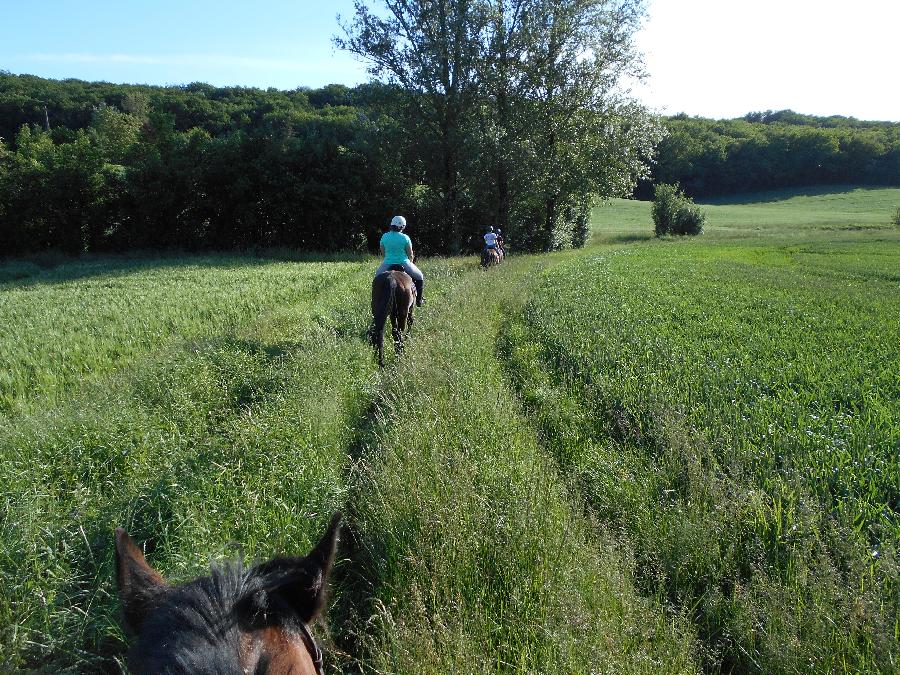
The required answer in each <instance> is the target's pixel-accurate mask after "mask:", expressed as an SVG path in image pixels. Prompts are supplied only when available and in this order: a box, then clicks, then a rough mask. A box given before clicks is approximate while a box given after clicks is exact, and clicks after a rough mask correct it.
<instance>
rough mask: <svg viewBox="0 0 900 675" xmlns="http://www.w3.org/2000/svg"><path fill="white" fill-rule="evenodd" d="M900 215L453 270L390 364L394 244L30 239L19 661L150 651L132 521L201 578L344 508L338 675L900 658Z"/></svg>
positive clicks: (171, 573) (14, 606) (756, 222)
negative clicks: (276, 248)
mask: <svg viewBox="0 0 900 675" xmlns="http://www.w3.org/2000/svg"><path fill="white" fill-rule="evenodd" d="M898 204H900V189H886V188H879V189H874V188H872V189H867V188H854V187H847V188H831V189H821V190H805V191H794V192H779V193H765V194H757V195H747V196H743V197H741V198H739V199H732V200H730V201H728V202H725V201H717V202H716V203H710V204H703V205H702V208H703V209H704V210H705V211H706V212H707V214H708V225H707V228H706V232H705V233H704V234H703V235H702V236H700V237H696V238H692V239H668V238H664V239H655V238H653V237H652V231H653V228H652V223H651V219H650V208H649V204H647V203H641V202H632V201H613V202H611V203H609V204H605V205H603V206H600V207H598V208H597V209H596V210H595V212H594V221H593V232H592V237H591V241H590V243H589V245H588V246H587V247H586V248H584V249H581V250H577V251H565V252H560V253H554V254H548V255H542V256H513V257H511V258H509V259H508V260H507V262H505V263H504V264H503V265H501V266H500V267H497V268H492V269H491V270H488V271H483V270H481V269H480V268H479V267H478V264H477V260H476V259H474V258H457V259H440V258H437V259H429V260H425V261H422V268H423V271H424V272H425V274H426V277H427V280H428V285H427V292H428V296H429V303H428V305H427V306H426V307H425V308H423V309H422V310H419V311H418V312H417V315H416V316H417V319H416V323H415V327H414V329H413V335H412V337H411V338H410V340H409V342H408V345H407V350H406V352H405V354H404V355H403V356H402V357H400V358H397V357H395V356H393V354H391V356H390V358H389V359H388V365H387V367H386V368H385V369H384V370H383V371H382V370H379V369H378V368H377V367H376V365H375V363H374V359H373V355H372V351H371V349H370V348H369V346H368V345H367V343H366V340H365V334H366V329H367V326H368V322H369V311H370V310H369V284H370V280H371V273H372V271H373V270H374V267H375V266H376V264H377V261H376V260H375V259H373V258H360V257H353V256H348V257H347V258H345V259H341V258H340V257H328V258H318V259H317V258H311V257H308V258H304V257H301V258H299V259H290V258H289V256H284V255H282V256H265V255H257V256H252V257H251V256H234V255H229V256H212V255H210V256H191V257H161V258H147V257H132V258H116V257H92V258H86V259H82V260H75V261H52V262H53V263H54V264H52V265H51V264H49V263H48V261H46V260H45V261H41V260H16V261H7V262H5V263H2V264H0V485H2V486H3V492H2V495H0V509H2V517H0V584H2V587H3V589H4V593H3V594H2V595H0V670H2V671H4V672H6V671H12V672H18V671H40V672H96V671H104V672H119V671H120V670H121V669H122V668H123V667H124V666H123V654H124V651H125V648H126V644H127V639H126V636H125V635H124V634H123V631H122V629H121V627H120V624H119V621H118V605H117V601H116V597H115V587H114V581H113V560H112V548H113V544H112V533H113V529H114V528H115V527H117V526H124V527H126V528H127V529H128V530H129V532H130V533H131V534H132V536H133V537H134V538H135V540H136V541H138V542H143V543H145V544H146V552H147V557H148V560H149V561H150V562H151V563H152V564H154V565H155V566H156V567H157V568H158V569H159V570H160V571H161V572H162V573H163V574H164V576H166V577H167V578H169V579H170V580H172V581H183V580H187V579H190V578H192V576H196V575H199V574H202V573H204V570H208V568H209V565H210V563H214V562H216V561H221V560H223V559H227V558H233V557H237V556H242V557H243V558H244V559H246V560H255V559H264V558H267V557H269V556H272V555H275V554H279V553H287V554H299V553H303V552H305V551H306V550H307V548H308V547H309V546H310V545H311V544H312V543H313V542H314V541H315V540H316V539H317V538H318V536H319V535H320V534H321V532H322V531H323V529H324V527H325V525H326V523H327V522H328V520H329V518H330V516H331V514H332V513H333V512H334V511H336V510H340V511H342V512H343V513H344V514H345V523H346V527H345V531H344V536H343V543H342V546H341V550H340V552H339V556H338V563H337V565H336V569H335V575H334V579H333V588H332V600H331V603H330V606H329V609H328V612H327V614H326V616H325V617H323V619H322V620H321V621H320V622H319V623H318V624H317V625H316V626H314V632H315V633H316V635H317V636H318V637H320V638H321V640H322V642H323V646H324V647H325V651H326V668H327V669H329V670H330V672H346V671H350V672H378V673H423V672H424V673H448V672H472V673H475V672H478V673H481V672H504V673H505V672H523V673H525V672H548V673H551V672H560V673H569V672H609V673H632V672H647V673H651V672H652V673H656V672H698V671H704V672H765V673H770V672H771V673H800V672H803V673H806V672H884V673H888V672H896V670H897V669H898V667H900V663H898V659H900V647H898V644H900V574H898V570H900V559H898V547H900V523H898V511H900V347H898V345H900V229H898V228H896V227H894V226H892V225H891V224H890V218H891V215H892V214H893V212H894V210H895V209H896V206H897V205H898ZM513 246H514V242H513Z"/></svg>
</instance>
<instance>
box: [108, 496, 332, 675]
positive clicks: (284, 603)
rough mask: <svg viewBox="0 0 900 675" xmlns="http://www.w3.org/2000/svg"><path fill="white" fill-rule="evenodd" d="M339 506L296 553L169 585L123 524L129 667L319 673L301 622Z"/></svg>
mask: <svg viewBox="0 0 900 675" xmlns="http://www.w3.org/2000/svg"><path fill="white" fill-rule="evenodd" d="M339 523H340V514H339V513H336V514H335V515H334V517H333V518H332V519H331V525H330V526H329V528H328V531H327V532H326V533H325V535H324V536H323V537H322V539H321V540H320V541H319V543H318V544H316V546H315V548H313V550H312V551H311V552H310V554H309V555H307V556H305V557H303V558H274V559H272V560H270V561H269V562H265V563H262V564H259V565H255V566H253V567H250V568H249V569H247V568H245V567H244V566H243V565H242V564H241V563H230V564H226V565H224V566H222V567H213V568H212V570H211V572H210V575H209V576H207V577H201V578H199V579H196V580H195V581H191V582H189V583H186V584H182V585H180V586H170V585H169V584H167V583H166V582H165V581H163V578H162V576H160V574H159V572H157V571H156V570H155V569H153V568H152V567H150V565H149V564H148V563H147V561H146V559H145V558H144V555H143V553H141V550H140V549H139V548H138V547H137V546H136V545H135V544H134V542H133V541H132V539H131V537H129V536H128V533H126V532H125V530H123V529H122V528H118V529H117V530H116V580H117V582H118V586H119V599H120V600H121V603H122V613H123V616H124V619H125V624H126V627H127V628H128V630H129V632H131V633H132V634H133V635H134V636H135V640H134V643H133V646H132V648H131V650H130V652H129V654H128V667H129V669H130V671H131V672H132V673H135V674H136V675H140V674H141V673H170V674H173V675H174V674H176V673H177V674H185V675H187V674H188V673H209V674H212V673H226V674H231V673H234V674H235V675H239V674H241V673H258V674H262V673H269V674H270V675H276V674H281V673H289V672H290V673H296V674H297V675H313V674H318V675H321V673H322V672H323V670H322V652H321V650H320V649H319V646H318V645H317V644H316V641H315V640H314V639H313V636H312V634H311V633H310V632H309V627H308V624H309V623H310V622H311V621H312V620H313V619H314V618H315V617H316V616H318V614H319V613H320V612H321V611H322V607H323V606H324V604H325V598H326V593H327V584H328V576H329V574H330V572H331V566H332V563H333V562H334V552H335V547H336V545H337V536H338V525H339Z"/></svg>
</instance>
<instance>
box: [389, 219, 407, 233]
mask: <svg viewBox="0 0 900 675" xmlns="http://www.w3.org/2000/svg"><path fill="white" fill-rule="evenodd" d="M405 227H406V218H404V217H403V216H394V217H393V218H391V229H392V230H397V231H398V232H402V231H403V230H404V228H405Z"/></svg>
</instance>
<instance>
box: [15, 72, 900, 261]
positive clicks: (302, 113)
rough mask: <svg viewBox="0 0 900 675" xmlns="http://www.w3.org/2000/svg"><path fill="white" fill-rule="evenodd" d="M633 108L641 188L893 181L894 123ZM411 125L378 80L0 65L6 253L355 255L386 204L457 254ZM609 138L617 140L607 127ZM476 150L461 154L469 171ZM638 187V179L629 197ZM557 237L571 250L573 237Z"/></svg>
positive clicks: (525, 232)
mask: <svg viewBox="0 0 900 675" xmlns="http://www.w3.org/2000/svg"><path fill="white" fill-rule="evenodd" d="M633 119H634V118H630V119H629V121H628V123H627V124H624V125H622V129H620V133H622V134H627V133H630V134H631V135H640V136H641V137H643V138H645V139H646V140H648V141H652V143H649V142H648V143H644V144H643V145H642V144H641V143H636V144H634V146H633V147H634V148H639V149H641V150H642V154H643V157H642V158H641V161H643V162H650V161H651V160H655V161H654V163H652V164H651V166H652V173H651V181H652V182H666V183H676V182H677V183H680V184H681V185H682V187H683V188H684V189H685V191H686V192H687V193H688V194H691V195H693V196H697V197H705V196H714V195H721V194H727V193H733V192H744V191H751V190H757V189H767V188H778V187H788V186H802V185H813V184H823V183H859V184H882V185H900V124H894V123H880V122H860V121H858V120H854V119H851V118H841V117H832V118H815V117H809V116H804V115H798V114H796V113H792V112H790V111H781V112H776V113H772V112H767V113H753V114H750V115H748V116H747V117H745V118H744V119H739V120H726V121H714V120H706V119H699V118H689V117H686V116H684V115H679V116H676V117H673V118H668V119H665V120H662V126H663V127H664V128H665V134H664V135H663V134H662V133H660V129H659V125H654V124H652V123H647V124H646V125H645V126H643V127H640V126H634V125H633V124H632V121H633ZM417 124H420V122H417V121H416V120H415V119H414V116H413V115H412V113H411V105H410V101H409V99H408V97H404V96H403V93H402V92H401V91H400V90H399V88H398V87H396V86H392V85H388V84H378V83H371V84H365V85H360V86H358V87H355V88H348V87H345V86H342V85H330V86H327V87H324V88H321V89H307V88H298V89H296V90H292V91H279V90H275V89H266V90H262V89H253V88H240V87H226V88H221V87H213V86H210V85H206V84H200V83H194V84H188V85H184V86H177V87H154V86H141V85H119V84H109V83H89V82H83V81H79V80H64V81H55V80H48V79H42V78H38V77H34V76H28V75H12V74H9V73H4V72H0V255H9V254H20V253H26V252H33V251H39V250H45V249H61V250H64V251H67V252H72V253H78V252H84V251H104V250H105V251H110V250H129V249H135V248H171V247H177V248H184V249H225V248H247V247H253V246H289V247H296V248H301V249H313V250H334V249H358V250H364V249H367V248H371V247H372V246H373V244H374V243H375V241H377V239H376V237H377V235H378V232H379V230H380V228H381V227H382V226H383V225H384V223H385V222H386V220H387V219H388V218H389V217H390V215H392V214H393V213H395V212H402V213H405V214H407V215H408V216H409V217H410V221H411V223H412V224H413V225H412V232H411V233H413V234H414V236H415V237H416V239H417V243H418V245H419V247H420V249H422V250H423V252H428V251H447V250H452V249H453V248H454V246H453V244H452V242H450V241H449V240H448V238H447V234H446V233H445V232H444V231H442V228H441V227H439V226H438V225H437V223H438V219H437V218H436V217H435V215H434V214H435V212H436V211H437V210H438V208H439V205H438V203H437V202H438V201H439V195H438V194H437V193H436V191H435V189H434V187H433V181H431V180H429V171H430V170H431V169H430V167H429V161H430V159H429V158H430V157H431V156H432V155H433V154H434V153H433V152H432V149H430V148H428V147H427V146H424V145H423V143H422V141H421V139H422V135H421V134H419V133H417V130H416V125H417ZM660 137H662V140H661V141H659V142H658V145H657V144H656V143H657V141H658V140H659V138H660ZM604 141H605V142H607V143H608V144H609V145H611V146H612V145H617V139H616V138H607V139H604ZM652 145H656V153H655V157H652V156H651V155H652V152H651V151H650V150H649V148H650V147H651V146H652ZM481 150H482V149H480V148H477V147H472V148H469V147H464V148H462V150H461V154H465V153H468V154H469V159H470V162H471V167H472V169H471V170H472V171H473V172H475V171H476V170H477V169H478V161H479V157H480V156H481V155H482V152H481ZM594 160H596V157H594ZM585 166H586V167H587V166H589V168H590V171H592V172H594V174H604V173H605V174H606V175H605V176H604V178H603V180H604V181H605V183H606V184H607V185H609V186H612V187H611V188H610V189H609V190H607V196H611V195H615V194H623V195H624V194H626V193H630V192H631V191H632V190H633V189H634V188H635V185H636V184H638V180H639V179H640V178H641V177H642V176H641V174H640V171H639V170H637V169H636V168H635V167H636V166H637V162H636V161H635V158H634V157H631V158H629V160H628V161H627V162H624V161H623V162H621V165H615V164H614V163H613V164H612V165H611V164H610V162H609V161H608V160H607V161H605V162H598V161H594V162H593V164H590V163H589V162H587V161H586V163H585ZM484 170H485V171H490V170H491V168H490V167H487V168H485V169H484ZM585 170H587V169H585ZM473 175H475V174H473ZM526 179H527V176H525V177H524V178H523V185H524V186H527V180H526ZM483 183H484V181H478V180H473V181H471V183H470V184H469V186H468V188H466V190H464V191H462V192H461V193H460V194H459V196H458V197H459V201H460V207H459V208H460V212H461V214H462V218H461V221H462V222H463V223H464V224H465V225H464V227H463V228H462V229H463V241H462V249H463V250H465V249H470V248H472V247H473V246H475V245H476V242H477V238H478V235H479V231H480V229H481V228H482V227H483V226H484V225H486V224H491V223H494V222H496V211H495V209H494V208H493V206H492V204H491V199H492V197H491V196H490V195H486V194H480V193H479V189H480V188H479V186H480V185H482V184H483ZM648 188H649V182H648V181H647V180H646V179H645V180H644V182H643V183H641V184H639V185H638V193H639V194H640V193H641V192H642V191H643V192H644V193H646V191H647V190H648ZM565 209H576V210H577V213H576V212H573V214H570V218H569V220H570V221H573V222H575V221H579V220H580V221H582V224H583V220H584V212H585V210H584V204H583V203H578V200H577V199H576V200H570V202H569V203H568V205H567V206H565ZM523 214H524V215H523ZM532 226H533V224H532V223H530V222H529V221H528V216H527V212H525V211H523V212H521V213H516V212H515V211H513V217H512V219H511V220H510V222H509V228H510V230H511V232H512V234H513V236H514V240H515V238H518V240H519V241H521V242H522V243H523V244H525V245H524V246H523V247H525V248H548V247H552V245H551V242H548V241H544V240H541V239H539V238H533V237H529V232H530V228H532ZM534 227H536V228H537V227H539V226H538V225H534ZM576 235H577V233H576ZM562 241H563V243H564V244H566V243H568V244H572V243H574V244H576V245H577V244H578V241H577V236H575V238H574V239H573V235H570V236H569V239H568V240H562ZM558 243H559V242H558V241H557V242H556V244H558Z"/></svg>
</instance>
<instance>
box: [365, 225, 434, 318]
mask: <svg viewBox="0 0 900 675" xmlns="http://www.w3.org/2000/svg"><path fill="white" fill-rule="evenodd" d="M404 229H406V218H404V217H403V216H394V217H393V218H392V219H391V227H390V229H389V230H388V231H387V232H385V233H384V234H383V235H381V242H380V243H379V248H380V249H381V255H383V256H384V262H383V263H381V266H380V267H379V268H378V269H377V270H375V276H378V275H379V274H381V273H382V272H387V271H388V270H389V269H390V266H391V265H402V266H403V269H404V271H405V272H406V273H407V274H408V275H409V276H411V277H412V280H413V283H414V284H415V285H416V304H417V305H418V306H419V307H421V306H422V305H424V304H425V298H424V296H423V295H422V292H423V286H424V284H425V277H424V275H423V274H422V271H421V270H420V269H419V268H418V267H416V266H415V265H414V264H413V258H414V257H415V256H414V255H413V247H412V240H411V239H410V238H409V237H408V236H406V235H405V234H403V230H404Z"/></svg>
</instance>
